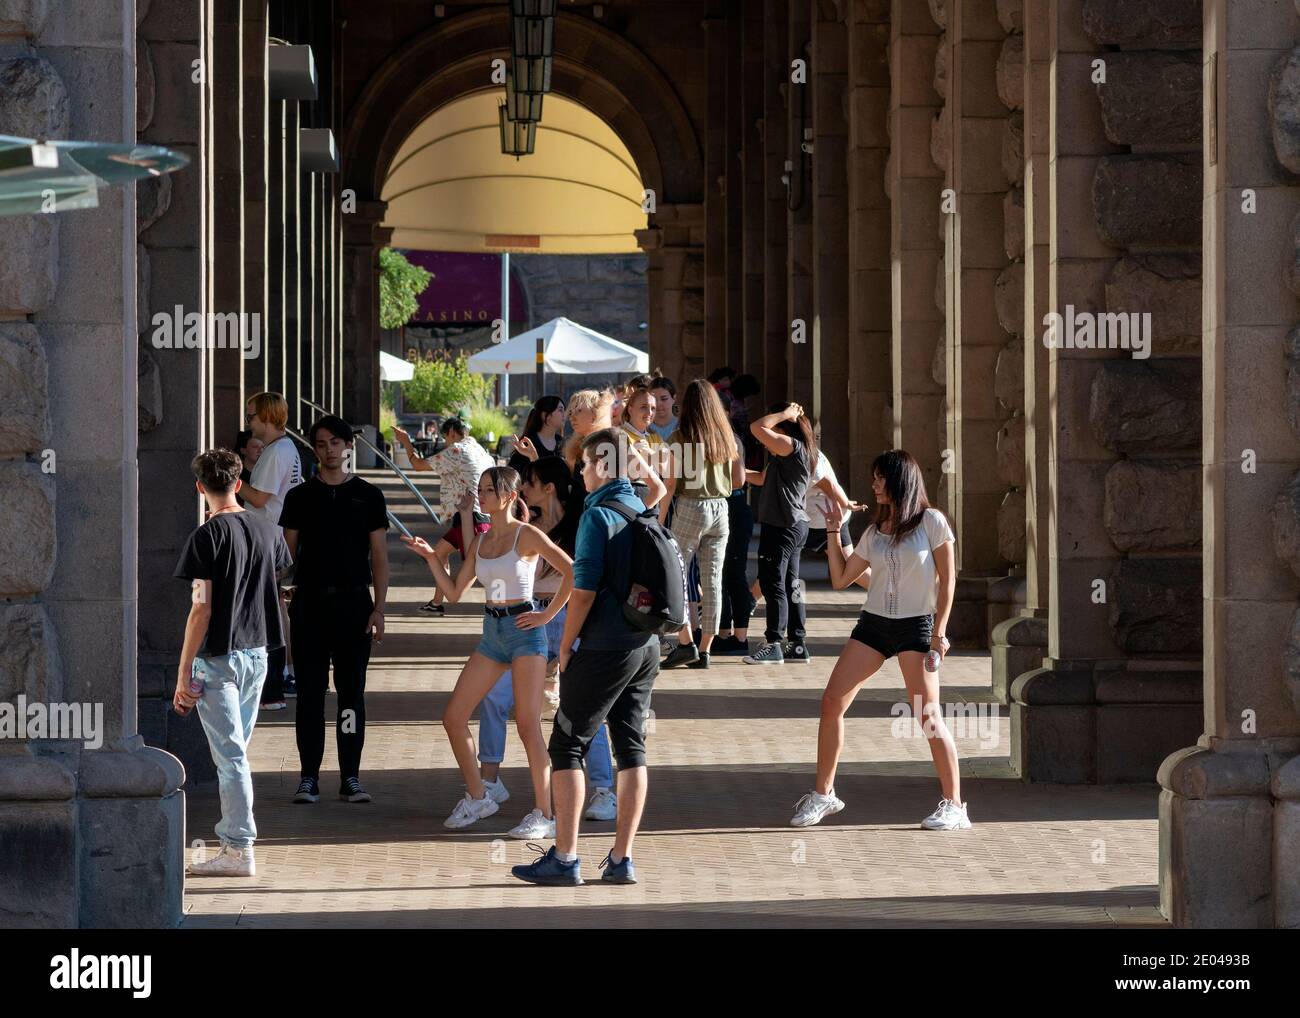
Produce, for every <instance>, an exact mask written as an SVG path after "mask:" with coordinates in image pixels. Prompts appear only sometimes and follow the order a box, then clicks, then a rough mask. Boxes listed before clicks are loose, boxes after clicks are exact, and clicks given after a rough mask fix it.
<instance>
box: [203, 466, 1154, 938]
mask: <svg viewBox="0 0 1300 1018" xmlns="http://www.w3.org/2000/svg"><path fill="white" fill-rule="evenodd" d="M367 477H368V478H369V479H370V480H372V481H373V482H375V483H378V484H380V486H381V487H383V488H384V490H385V493H386V494H387V495H388V497H389V500H390V505H391V507H392V508H393V509H394V510H395V511H396V512H397V514H398V516H399V517H401V518H402V519H403V520H404V521H405V522H406V523H407V525H408V526H410V527H412V529H414V530H416V532H417V533H427V530H428V527H427V523H428V520H427V517H423V516H422V513H421V511H420V510H419V508H418V506H417V505H416V503H415V501H414V499H413V498H412V497H411V496H410V495H409V493H408V492H407V491H406V489H404V488H402V487H401V486H400V485H399V484H396V483H395V482H392V481H390V480H389V479H388V478H387V477H386V476H385V475H380V474H368V475H367ZM422 487H424V485H423V484H422ZM435 491H436V486H435V485H433V484H430V485H429V486H428V488H427V492H428V495H429V497H430V500H431V501H432V496H433V494H434V492H435ZM390 556H391V561H392V563H393V566H394V569H393V589H392V592H391V594H390V596H389V612H388V634H387V637H386V638H385V640H384V641H383V643H382V645H381V646H380V647H378V648H377V649H376V653H375V654H374V656H373V658H372V662H371V667H370V672H369V679H368V683H367V692H366V712H367V728H366V748H365V757H364V760H363V766H362V774H361V777H362V782H363V784H364V785H365V787H366V789H367V790H368V791H369V792H370V793H371V794H372V795H373V797H374V801H373V802H372V803H370V804H367V805H353V804H349V803H346V802H344V801H342V800H340V799H338V798H337V797H336V794H335V793H336V792H337V775H338V772H337V758H336V755H335V748H334V745H333V735H332V724H333V721H332V719H333V711H334V697H333V694H332V693H331V694H330V696H329V699H328V702H327V705H326V716H327V719H328V722H329V724H330V726H331V734H330V736H329V738H328V740H327V744H326V747H327V748H326V755H325V765H324V770H323V772H322V776H321V791H322V796H321V801H320V802H319V803H316V804H314V805H310V806H302V805H293V804H292V803H291V801H290V800H291V798H292V796H293V793H294V790H295V789H296V787H297V783H298V762H297V753H296V749H295V745H294V701H292V700H290V701H289V705H290V706H289V709H288V710H286V711H283V712H278V713H267V712H263V713H262V714H261V716H260V718H259V723H258V727H257V730H256V733H255V734H254V737H253V743H252V761H253V768H254V785H255V796H256V807H255V810H256V817H257V825H258V830H259V839H258V843H257V866H258V873H257V876H256V877H254V878H252V879H233V878H222V879H211V878H202V879H200V878H187V882H186V894H185V920H184V925H185V926H186V927H189V928H196V927H202V928H207V927H237V928H244V927H248V928H255V927H256V928H261V927H298V926H302V927H331V926H351V927H407V928H414V927H434V926H436V927H444V926H462V927H463V926H475V927H516V926H517V927H532V926H556V927H563V926H591V927H597V926H620V927H621V926H701V927H706V926H739V925H743V926H750V927H763V926H828V925H843V926H889V927H920V926H956V927H985V926H1019V927H1024V926H1049V927H1054V926H1079V927H1117V926H1126V927H1128V926H1135V925H1136V926H1163V925H1165V924H1164V920H1163V919H1162V918H1161V917H1160V915H1159V913H1158V911H1157V907H1156V906H1157V902H1158V893H1157V886H1156V883H1157V869H1156V865H1157V864H1156V859H1157V821H1156V802H1157V788H1156V786H1155V785H1154V784H1152V785H1142V786H1132V785H1130V786H1110V787H1079V786H1059V785H1026V784H1024V783H1022V782H1020V781H1019V780H1017V779H1015V778H1014V777H1012V776H1011V774H1010V770H1009V764H1008V752H1009V736H1010V729H1009V724H1010V723H1009V721H1008V719H1007V717H1006V716H1005V715H1006V709H1005V708H1003V709H1002V711H1001V714H1002V716H1001V717H1000V718H996V719H995V720H991V721H990V719H989V715H988V712H989V711H994V712H996V705H995V704H994V703H993V702H992V695H991V689H990V662H989V658H988V655H987V654H984V653H955V654H954V655H952V656H951V657H950V658H949V660H948V662H947V663H946V664H945V667H944V672H943V675H944V699H945V701H946V702H947V701H951V702H961V703H964V704H970V705H973V708H972V709H974V710H978V711H982V712H984V713H983V714H982V717H983V718H984V720H985V722H986V724H985V726H984V727H983V729H982V730H981V728H980V726H979V725H978V724H976V723H975V721H974V719H972V720H971V721H968V722H967V723H966V725H967V727H966V731H965V732H964V733H961V734H960V737H959V738H958V748H959V752H960V754H961V765H962V775H963V779H964V780H963V790H964V794H965V798H966V799H967V800H968V801H969V803H970V815H971V819H972V821H973V823H974V826H973V827H972V828H971V830H969V831H961V832H932V831H924V830H921V829H920V828H919V822H920V820H921V819H922V818H923V817H924V816H926V815H927V814H928V813H929V812H930V811H931V810H933V809H934V807H935V804H936V802H937V800H938V799H939V794H940V793H939V788H938V783H937V781H936V779H935V776H934V771H933V768H932V766H931V763H930V755H929V751H928V748H927V746H926V742H925V740H924V738H922V737H921V734H920V732H919V730H918V729H917V728H916V726H915V724H914V723H910V722H909V723H907V724H905V725H900V724H899V722H898V718H897V711H898V709H899V708H898V707H896V705H897V704H901V703H903V702H904V701H905V700H906V694H905V692H904V687H903V682H902V676H901V675H900V673H899V671H898V669H897V667H896V665H895V664H894V663H889V664H887V666H886V667H885V669H884V670H883V671H882V672H881V674H880V675H878V676H877V677H876V678H874V679H873V680H872V681H871V682H870V683H868V685H867V686H866V687H865V688H864V689H863V690H862V692H861V693H860V694H859V696H858V699H857V701H856V702H855V704H854V706H853V708H852V709H851V710H850V712H849V715H848V718H847V720H846V726H845V727H846V747H845V752H844V757H843V762H842V764H841V767H840V772H839V777H838V780H837V782H836V785H837V792H838V794H839V796H840V797H841V798H842V799H843V800H844V801H845V803H846V804H847V805H846V807H845V809H844V811H843V812H841V813H840V814H838V815H837V816H834V817H831V818H830V819H829V820H827V821H825V822H823V823H822V824H821V825H820V826H818V827H814V828H808V829H795V828H792V827H789V826H788V822H789V819H790V816H791V814H792V812H793V809H794V805H795V802H796V800H798V799H799V797H800V796H801V795H803V794H804V793H805V792H806V791H808V790H809V789H810V788H811V787H812V779H813V770H814V763H815V760H816V748H817V745H816V740H817V715H818V706H819V698H820V695H821V691H822V689H823V688H824V686H825V682H826V678H827V676H828V675H829V674H830V670H831V666H832V665H833V664H834V661H835V657H836V654H837V653H838V651H839V648H840V647H841V646H842V644H843V641H844V640H845V638H846V637H847V635H848V633H849V631H850V629H851V628H852V625H853V619H854V618H855V616H856V614H857V610H858V607H859V604H860V601H861V598H860V597H859V596H858V595H856V594H853V593H848V592H837V591H833V590H831V589H830V587H829V585H827V584H825V583H820V584H818V583H816V582H814V583H812V584H811V585H810V590H809V597H808V600H809V602H810V612H809V614H810V620H809V644H810V647H811V648H812V651H813V653H814V655H815V660H814V661H813V662H812V663H811V664H808V665H784V666H781V667H767V668H758V667H752V666H747V665H745V664H743V663H742V662H741V661H740V659H739V658H723V659H715V662H714V666H713V667H712V668H711V669H709V670H708V671H696V670H691V669H677V670H674V671H668V672H661V673H660V676H659V681H658V683H657V686H656V689H655V694H654V699H653V711H654V719H653V723H652V733H651V735H650V738H649V742H648V745H649V753H650V795H649V802H648V805H647V807H646V812H645V817H644V822H643V824H642V828H641V834H640V836H639V837H638V839H637V841H636V845H635V851H634V858H635V860H636V864H637V873H638V876H639V878H640V880H641V883H639V884H637V885H635V886H621V887H613V886H604V885H601V884H600V883H599V882H598V879H597V878H598V876H599V871H598V870H597V869H596V863H598V862H599V860H600V859H602V858H603V857H604V855H605V853H606V852H607V851H608V850H609V847H610V845H611V844H612V841H613V828H614V825H613V823H591V822H586V821H584V824H583V830H582V841H581V845H580V849H581V854H582V858H583V864H584V874H585V876H586V879H587V880H588V883H587V885H585V886H583V887H577V888H539V887H532V886H529V885H525V884H522V883H520V882H519V881H517V880H515V879H514V878H512V877H511V876H510V874H509V867H510V866H511V865H513V864H516V863H520V862H525V861H528V860H529V859H531V858H532V852H531V851H530V850H528V849H527V848H526V846H525V845H524V843H523V842H518V841H513V840H511V839H509V838H508V837H507V836H506V832H507V831H508V830H509V829H510V828H511V827H512V826H514V824H515V823H517V822H518V820H519V819H520V818H521V817H522V816H523V815H524V813H526V812H527V811H528V810H529V809H531V808H532V801H531V799H532V796H531V786H530V783H529V780H528V773H527V767H526V765H525V758H524V751H523V746H522V744H521V743H520V742H519V741H518V737H517V736H516V735H515V733H514V727H513V724H512V725H511V728H510V732H509V738H508V745H507V760H506V763H505V766H504V767H503V769H502V778H503V779H504V781H505V783H506V785H507V787H508V788H509V789H510V792H511V798H510V800H509V801H508V802H506V803H505V804H504V805H503V806H502V807H501V810H500V812H499V813H497V814H496V815H495V816H493V817H490V818H488V819H487V820H485V821H480V822H479V823H478V824H476V825H474V826H473V827H471V828H469V829H467V830H464V831H448V830H446V829H444V828H443V826H442V821H443V819H444V818H445V817H446V816H447V814H448V813H449V812H450V811H451V809H452V807H453V805H454V804H455V801H456V799H457V798H458V797H460V796H461V795H463V794H464V792H463V786H462V782H461V779H460V776H459V773H458V771H457V770H456V767H455V763H454V760H453V758H452V755H451V751H450V749H449V748H448V745H447V740H446V738H445V737H444V735H443V732H442V728H441V725H440V724H439V718H440V717H441V715H442V712H443V708H444V707H445V705H446V703H447V700H448V697H449V695H450V691H451V689H452V687H453V685H454V684H455V681H456V676H457V674H458V672H459V670H460V668H461V665H462V664H463V663H464V660H465V658H466V656H467V655H468V654H469V653H470V651H471V650H472V649H473V648H474V646H475V644H476V643H477V639H478V633H479V629H480V619H481V617H482V616H481V607H480V606H481V602H482V590H481V588H478V587H476V588H475V589H474V591H473V592H472V593H471V595H469V596H468V597H467V600H466V602H465V603H463V604H461V605H457V606H452V607H451V608H450V610H449V614H448V616H447V617H446V618H441V619H435V618H430V617H429V616H427V615H424V614H421V613H420V612H419V611H418V609H419V607H420V605H422V604H424V602H425V601H426V600H427V599H428V598H429V597H430V596H431V595H432V592H433V591H432V587H431V581H430V577H429V575H428V572H427V570H426V569H425V567H424V565H423V563H422V562H421V561H420V560H419V559H418V558H416V557H415V556H414V555H413V554H411V553H410V552H408V551H407V550H406V549H405V548H404V547H403V546H402V545H401V544H400V542H399V541H398V540H397V537H396V533H395V532H394V535H393V536H392V538H391V543H390ZM760 608H761V606H760ZM759 628H760V629H761V624H760V626H759ZM544 730H545V732H546V734H548V735H549V731H550V723H549V722H546V723H544ZM900 730H906V731H908V732H909V733H910V734H908V735H903V734H898V733H899V731H900ZM218 816H219V810H218V803H217V796H216V790H215V787H212V788H206V789H200V790H199V791H198V792H197V793H194V794H191V795H190V796H189V799H188V805H187V834H186V837H187V842H188V843H190V844H192V843H193V842H194V841H195V839H203V838H207V839H212V838H213V835H212V833H211V832H212V826H213V824H214V823H215V821H216V820H217V818H218Z"/></svg>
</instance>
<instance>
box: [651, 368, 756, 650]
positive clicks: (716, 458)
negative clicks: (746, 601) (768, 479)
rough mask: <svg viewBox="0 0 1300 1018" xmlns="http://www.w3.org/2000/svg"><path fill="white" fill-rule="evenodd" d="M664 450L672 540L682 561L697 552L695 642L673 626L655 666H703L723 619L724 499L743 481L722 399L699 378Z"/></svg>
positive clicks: (664, 508) (664, 511) (662, 516)
mask: <svg viewBox="0 0 1300 1018" xmlns="http://www.w3.org/2000/svg"><path fill="white" fill-rule="evenodd" d="M667 449H668V452H667V461H668V466H667V469H666V471H665V477H667V479H668V480H667V482H666V483H667V484H668V487H669V490H670V492H671V491H674V490H675V491H676V494H677V498H676V501H675V502H674V503H673V522H672V532H673V537H674V538H676V539H677V547H678V549H679V550H680V552H681V555H682V561H683V562H690V561H691V559H692V558H693V557H695V555H696V553H697V552H698V554H699V567H700V569H699V571H700V645H699V647H698V648H697V647H696V646H695V643H694V641H693V640H692V634H691V627H690V626H689V625H687V626H683V627H682V628H681V629H680V630H679V631H678V636H677V640H678V643H677V646H676V647H674V648H673V649H672V650H671V651H670V652H669V654H668V656H667V657H666V658H664V660H663V663H662V664H661V665H660V667H661V668H680V667H682V666H683V665H685V666H687V667H690V668H708V667H709V649H710V647H711V645H712V644H713V638H714V637H715V636H716V635H717V633H718V629H719V623H720V622H721V618H722V568H723V558H724V556H725V554H726V548H727V535H728V529H727V528H728V512H727V499H728V498H729V497H730V496H731V490H732V488H733V487H734V486H735V484H736V481H737V479H738V478H739V480H740V482H741V483H742V484H743V483H744V469H745V468H744V462H743V459H742V452H741V450H740V448H739V447H738V446H737V443H736V436H735V434H734V433H733V432H732V430H731V425H730V424H729V423H728V421H727V414H726V411H725V410H723V408H722V400H721V399H719V398H718V393H717V390H716V389H715V388H714V387H713V386H712V385H710V384H709V383H708V382H707V381H705V380H704V379H703V378H697V379H695V381H693V382H691V384H690V385H688V386H687V387H686V392H685V393H684V394H683V396H682V416H681V420H680V421H679V422H678V426H677V430H676V431H675V432H673V434H672V437H671V439H670V440H669V442H668V446H667ZM678 476H680V477H681V481H680V482H679V481H678V480H677V478H678ZM666 502H667V499H665V503H666ZM667 515H668V507H667V505H666V504H665V505H663V506H662V507H661V509H660V517H659V518H660V522H664V521H665V520H666V518H667Z"/></svg>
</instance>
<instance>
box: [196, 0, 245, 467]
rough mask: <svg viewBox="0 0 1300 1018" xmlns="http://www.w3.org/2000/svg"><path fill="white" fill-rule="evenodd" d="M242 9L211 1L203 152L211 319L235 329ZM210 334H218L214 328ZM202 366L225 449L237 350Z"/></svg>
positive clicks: (236, 397)
mask: <svg viewBox="0 0 1300 1018" xmlns="http://www.w3.org/2000/svg"><path fill="white" fill-rule="evenodd" d="M250 2H251V0H250ZM243 6H244V0H212V15H213V26H212V49H211V53H210V54H209V59H208V62H207V64H206V65H205V66H206V70H207V78H208V81H209V82H210V83H211V95H212V126H211V130H212V146H211V148H209V149H208V150H207V151H206V152H205V153H204V159H205V162H206V163H207V164H209V165H210V166H211V174H212V190H211V192H210V194H209V196H208V200H209V202H210V205H211V207H210V211H209V218H210V221H211V223H212V233H211V234H210V237H209V244H210V250H211V259H212V306H211V310H212V312H213V314H214V315H215V316H221V317H224V316H230V315H234V316H237V318H236V320H237V321H239V322H240V328H241V329H242V328H243V322H244V312H245V310H246V309H245V301H244V137H243V135H244V107H243V103H244V74H243V52H244V16H243ZM205 168H206V167H205ZM220 320H221V318H220V317H218V318H217V321H220ZM213 331H214V332H216V333H217V334H218V335H219V334H220V330H213ZM210 334H211V333H210ZM227 335H229V331H227ZM208 363H209V364H210V365H211V369H212V433H211V434H210V435H209V436H208V444H210V445H228V444H229V443H231V442H233V441H234V436H235V434H236V433H237V432H238V431H239V430H240V429H241V428H242V427H243V426H244V405H245V402H246V399H245V392H244V356H243V351H242V350H238V349H212V350H210V351H209V357H208Z"/></svg>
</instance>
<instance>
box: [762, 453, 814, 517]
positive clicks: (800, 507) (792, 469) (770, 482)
mask: <svg viewBox="0 0 1300 1018" xmlns="http://www.w3.org/2000/svg"><path fill="white" fill-rule="evenodd" d="M791 441H793V442H794V452H792V453H790V455H789V456H772V455H769V456H768V458H767V477H766V478H765V479H764V481H763V489H762V494H760V495H759V497H758V522H759V523H766V524H768V525H769V526H774V527H793V526H794V525H795V524H797V523H807V522H808V513H807V512H806V511H805V510H804V501H805V500H806V498H807V495H808V480H809V478H810V477H811V476H812V472H811V471H810V470H809V468H808V447H807V446H805V445H804V444H803V443H802V442H800V441H799V440H798V439H797V438H795V439H791Z"/></svg>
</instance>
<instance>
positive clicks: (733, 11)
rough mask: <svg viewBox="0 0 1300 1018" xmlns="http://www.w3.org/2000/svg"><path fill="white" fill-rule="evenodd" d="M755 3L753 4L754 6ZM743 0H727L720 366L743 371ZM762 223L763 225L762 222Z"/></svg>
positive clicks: (750, 128)
mask: <svg viewBox="0 0 1300 1018" xmlns="http://www.w3.org/2000/svg"><path fill="white" fill-rule="evenodd" d="M751 6H752V5H751ZM741 7H742V4H741V0H727V21H726V25H727V64H726V87H727V109H726V135H725V138H726V140H725V142H724V148H723V156H724V162H723V177H724V181H725V183H724V190H723V197H724V199H725V201H726V235H727V254H726V262H727V332H726V344H725V345H724V347H723V349H722V356H721V360H720V361H719V362H718V364H717V365H714V364H710V365H709V367H710V368H713V367H715V366H721V365H723V364H727V365H730V366H731V367H732V368H734V369H735V370H736V371H741V370H743V367H742V365H743V359H744V355H745V239H744V234H745V168H744V161H743V158H742V152H743V148H744V144H745V135H746V134H747V133H750V132H752V130H753V128H752V126H748V127H747V126H746V124H745V113H744V14H743V13H742V10H741ZM760 226H761V224H760Z"/></svg>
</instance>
